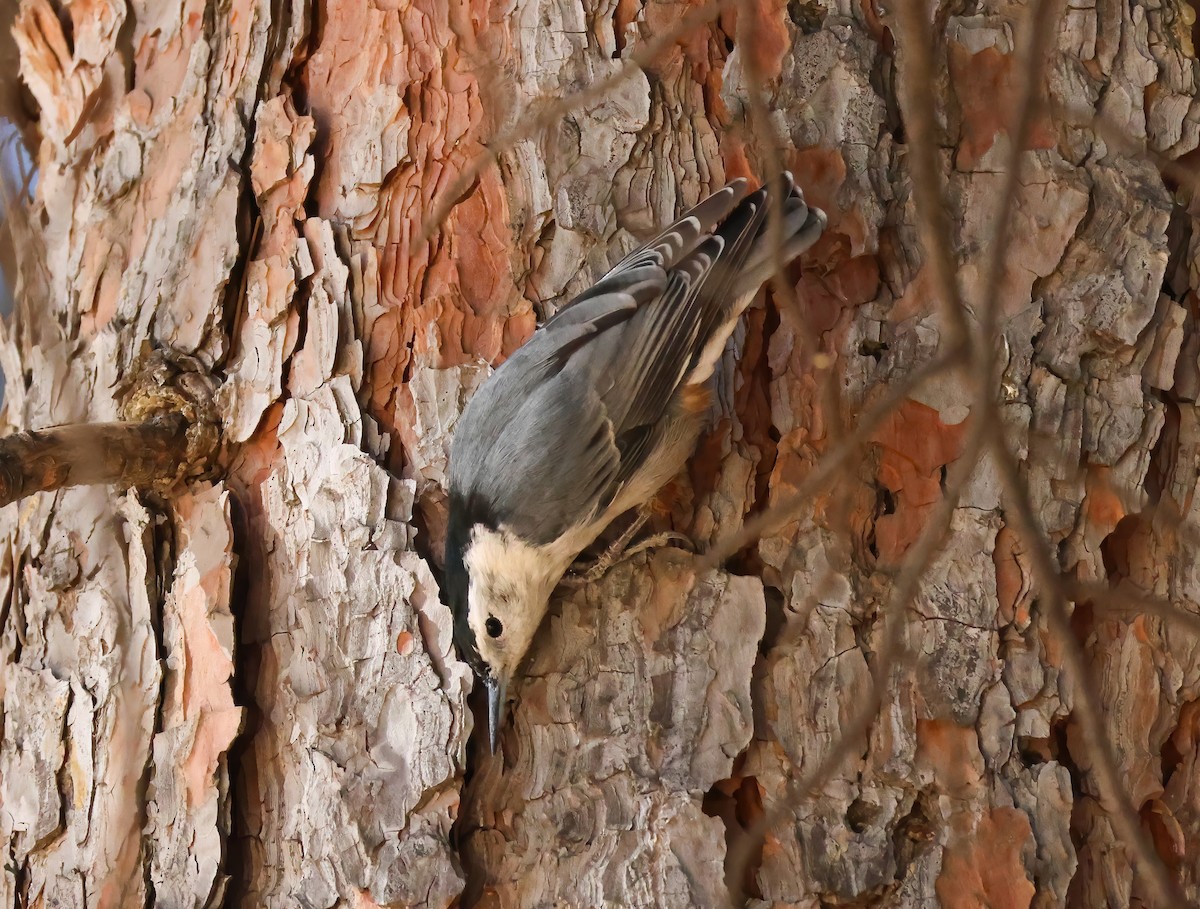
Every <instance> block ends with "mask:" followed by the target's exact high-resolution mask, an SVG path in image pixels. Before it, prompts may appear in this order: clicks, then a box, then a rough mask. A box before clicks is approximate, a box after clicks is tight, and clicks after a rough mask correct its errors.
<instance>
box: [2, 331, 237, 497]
mask: <svg viewBox="0 0 1200 909" xmlns="http://www.w3.org/2000/svg"><path fill="white" fill-rule="evenodd" d="M213 389H214V382H213V380H212V378H211V376H209V375H208V374H207V373H206V372H205V371H203V369H202V367H201V365H200V364H199V362H198V361H196V360H195V359H194V358H191V357H185V356H181V355H178V354H173V353H170V352H167V351H162V350H155V351H151V352H150V353H149V354H147V355H146V356H145V357H144V358H143V362H142V364H141V365H140V366H139V368H137V369H136V370H135V372H134V376H133V377H132V378H131V379H130V380H129V381H127V382H125V383H123V384H122V385H121V386H120V387H118V389H117V394H118V396H119V397H120V398H122V399H123V400H122V406H121V411H122V415H123V416H125V417H127V419H126V420H123V421H120V422H113V423H74V424H68V425H64V426H54V427H50V428H48V429H40V430H29V431H25V432H17V433H14V434H12V435H10V436H8V437H6V438H4V439H0V506H4V505H7V504H9V503H10V502H15V501H17V500H18V499H21V498H24V497H25V496H28V495H31V494H33V493H35V492H49V491H52V490H56V489H62V488H64V487H66V486H87V485H99V484H113V485H117V486H122V487H151V488H154V489H157V490H158V491H160V492H163V493H169V492H170V491H171V490H172V489H175V488H177V487H178V486H179V485H180V484H183V483H186V482H189V481H191V480H198V479H203V478H204V477H206V476H208V475H210V474H211V472H212V468H213V465H214V462H215V460H216V457H215V456H216V453H217V451H218V449H219V446H220V430H219V427H218V423H217V420H216V417H215V411H214V409H213V403H212V395H213Z"/></svg>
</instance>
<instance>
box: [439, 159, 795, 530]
mask: <svg viewBox="0 0 1200 909" xmlns="http://www.w3.org/2000/svg"><path fill="white" fill-rule="evenodd" d="M790 188H791V184H790V180H789V182H788V190H789V194H790ZM743 191H744V190H743V187H741V186H739V185H736V184H734V185H731V186H727V187H725V188H724V189H722V190H721V191H719V192H718V193H716V194H714V195H713V196H710V197H709V198H708V199H705V200H704V201H703V202H701V203H700V204H699V205H698V206H696V207H695V208H693V209H692V210H691V211H689V212H687V213H686V214H684V215H683V216H682V217H681V218H680V219H679V220H678V221H676V222H675V223H673V224H672V225H671V226H670V227H668V228H667V229H666V230H664V231H663V232H662V233H661V234H659V235H658V236H657V237H655V238H654V239H653V240H651V241H650V242H649V243H647V244H646V245H645V246H643V247H641V248H640V249H638V250H635V251H634V252H632V253H630V254H629V255H628V256H626V257H625V258H624V259H623V260H622V261H621V262H619V263H618V264H617V265H616V266H615V267H614V268H613V269H612V270H611V271H610V272H609V273H608V274H606V275H605V276H604V277H603V278H601V279H600V281H598V282H597V283H596V284H595V285H594V286H593V287H591V288H590V289H588V290H587V291H585V292H584V293H583V294H581V295H580V296H578V297H577V298H575V299H574V300H573V301H572V302H571V303H570V304H568V305H567V306H566V307H564V308H563V309H562V310H561V311H560V312H559V313H558V314H556V315H555V316H554V317H553V318H551V319H549V320H548V321H547V322H546V324H545V325H544V326H543V327H542V328H541V329H539V330H538V331H537V332H536V333H535V334H534V337H533V338H531V339H530V341H529V342H528V343H526V344H525V345H524V346H523V347H521V348H520V349H519V350H518V351H517V352H516V353H515V354H514V355H513V356H512V357H511V358H510V359H509V360H508V361H507V362H506V363H505V364H504V365H503V366H502V367H501V368H500V369H499V370H498V371H497V374H496V375H495V376H494V377H493V379H492V380H491V381H490V382H488V383H486V384H485V385H484V386H483V388H481V389H480V391H479V393H477V394H476V395H475V397H474V398H473V399H472V402H471V405H470V407H469V408H468V412H467V413H465V414H464V417H463V424H464V425H461V426H460V429H459V430H458V431H457V432H456V433H455V453H454V456H453V457H452V459H451V467H452V480H451V486H452V494H453V491H454V487H455V484H456V481H455V476H456V475H457V477H458V478H459V479H458V481H457V483H458V486H459V488H460V489H471V490H475V491H478V492H480V495H479V497H478V498H479V500H480V501H481V502H484V501H486V502H488V503H491V504H492V505H494V506H496V512H497V513H498V514H503V515H505V516H506V520H507V521H508V522H509V523H510V524H512V525H513V529H514V530H516V531H517V532H518V533H520V534H521V535H522V536H523V537H524V538H525V539H529V540H536V541H540V542H549V541H551V540H553V539H556V538H557V537H559V536H561V535H562V533H563V532H565V531H566V530H567V529H568V528H569V527H570V526H572V525H573V524H575V523H578V522H579V521H580V520H585V519H588V518H590V517H591V516H593V515H595V514H596V513H598V512H599V511H602V510H603V509H604V508H606V507H607V505H608V504H609V503H611V501H612V500H613V499H614V497H615V496H616V494H617V492H618V491H619V490H620V488H621V486H622V485H623V484H624V483H625V482H627V481H628V480H629V479H630V478H631V477H632V476H633V475H634V474H636V473H637V471H638V469H639V468H640V467H642V466H643V464H644V463H645V459H646V457H647V456H648V455H649V454H650V453H651V452H652V451H653V450H654V447H655V444H656V443H657V441H658V438H659V433H660V432H661V431H662V429H663V426H664V417H666V416H667V410H668V408H669V407H670V406H671V403H672V400H673V398H674V397H675V395H676V393H677V392H678V390H679V386H680V384H681V383H682V382H683V381H684V380H685V378H686V376H687V374H688V372H689V370H690V369H691V368H692V366H694V364H695V361H696V359H697V357H698V356H699V354H700V352H701V350H702V349H703V348H704V346H705V343H706V342H707V341H708V339H709V338H710V337H711V335H712V333H713V332H714V331H715V330H716V328H717V327H718V326H719V325H720V324H722V323H723V322H724V321H725V320H726V319H727V318H728V317H729V314H730V312H731V310H732V307H733V304H734V299H735V297H736V295H737V293H738V292H739V290H740V285H739V283H738V276H739V274H740V272H741V271H742V269H743V267H744V266H745V264H746V261H747V257H748V256H749V255H750V254H751V252H752V250H753V249H754V247H755V240H756V238H757V237H758V235H759V233H760V231H761V228H762V224H763V220H764V217H765V213H766V205H765V201H766V194H765V192H764V191H762V190H760V191H758V192H757V193H753V194H751V195H750V196H748V197H746V198H744V199H740V201H739V197H740V196H741V195H742V193H743ZM799 204H800V205H803V200H802V198H801V199H800V202H799ZM468 438H469V439H470V441H467V439H468ZM460 439H461V440H462V443H461V444H460ZM515 464H521V465H524V467H523V472H522V475H521V476H516V477H514V476H513V475H512V465H515Z"/></svg>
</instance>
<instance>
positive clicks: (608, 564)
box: [561, 510, 696, 589]
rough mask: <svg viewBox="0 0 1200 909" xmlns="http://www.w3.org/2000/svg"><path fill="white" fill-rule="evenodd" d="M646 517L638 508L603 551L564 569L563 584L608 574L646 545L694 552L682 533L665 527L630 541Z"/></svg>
mask: <svg viewBox="0 0 1200 909" xmlns="http://www.w3.org/2000/svg"><path fill="white" fill-rule="evenodd" d="M649 517H650V512H649V511H648V510H647V511H643V512H639V513H638V516H637V517H636V518H635V519H634V521H633V523H632V524H630V525H629V527H628V528H627V529H626V530H625V531H624V532H623V533H622V534H621V535H620V536H619V537H617V539H616V540H614V541H613V544H612V545H611V546H609V547H608V549H606V550H605V551H604V554H603V555H601V556H600V558H598V559H596V561H594V562H590V563H589V562H577V563H576V566H577V567H576V568H574V569H572V570H571V571H569V572H567V574H566V575H564V576H563V579H562V581H561V583H562V585H563V586H564V587H569V588H572V589H575V588H579V587H584V586H586V585H588V584H590V583H592V582H593V581H598V580H600V578H602V577H604V575H606V574H608V572H609V570H610V569H611V568H612V567H613V566H614V565H619V564H620V563H621V562H624V561H625V560H626V559H630V558H632V557H633V556H635V555H637V554H638V553H640V552H645V551H647V550H648V549H659V548H661V547H663V546H668V545H672V544H675V545H680V546H682V547H683V548H685V549H688V550H689V551H691V552H695V550H696V547H695V544H694V543H693V542H692V541H691V540H690V539H689V538H688V537H687V536H685V535H684V534H682V533H675V532H674V531H667V532H665V533H656V534H654V535H653V536H649V537H646V539H644V540H639V541H638V542H637V543H635V544H634V545H632V546H630V545H629V543H630V541H631V540H632V539H633V536H634V534H636V533H637V532H638V531H639V530H640V529H641V527H642V525H643V524H645V523H646V520H647V519H648V518H649Z"/></svg>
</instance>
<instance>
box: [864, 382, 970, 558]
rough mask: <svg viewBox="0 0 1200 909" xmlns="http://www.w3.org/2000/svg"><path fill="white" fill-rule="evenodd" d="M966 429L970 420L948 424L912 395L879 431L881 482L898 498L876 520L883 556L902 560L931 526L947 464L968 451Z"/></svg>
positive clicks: (878, 474)
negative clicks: (929, 519) (887, 510)
mask: <svg viewBox="0 0 1200 909" xmlns="http://www.w3.org/2000/svg"><path fill="white" fill-rule="evenodd" d="M965 433H966V423H965V422H963V423H958V424H955V425H947V424H945V423H943V422H942V419H941V416H940V415H939V414H938V412H937V411H936V410H934V409H933V408H932V407H927V406H926V405H924V404H919V403H917V402H916V401H911V400H910V401H905V402H904V403H903V404H901V405H900V406H899V407H897V408H896V409H895V410H894V411H893V412H892V413H891V414H890V415H889V416H888V418H887V419H886V420H885V421H884V422H883V424H882V425H881V426H880V427H879V429H877V430H876V431H875V433H874V435H873V437H872V440H873V441H874V443H875V444H876V445H877V446H878V468H877V471H876V482H877V483H878V484H879V485H880V486H882V487H883V488H884V489H886V490H888V492H890V494H891V498H892V501H893V502H894V510H893V511H892V512H891V513H890V514H881V515H879V516H878V517H877V518H876V521H875V543H876V546H877V548H878V555H879V559H880V561H881V562H884V563H886V564H898V563H899V561H900V560H901V559H902V558H903V556H904V553H905V552H906V551H907V550H908V547H909V546H911V545H912V544H913V543H914V542H915V541H916V539H917V537H918V536H919V535H920V534H921V531H922V530H923V529H924V528H925V522H926V520H927V519H928V518H929V515H930V514H931V512H932V510H933V508H934V506H935V505H936V504H937V503H938V501H939V500H940V499H941V496H942V489H941V482H942V476H941V472H942V468H943V467H945V466H947V465H948V464H951V463H953V462H954V461H955V460H956V459H957V458H958V456H959V455H960V454H961V453H962V446H963V437H964V435H965Z"/></svg>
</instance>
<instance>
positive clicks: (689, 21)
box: [420, 0, 732, 241]
mask: <svg viewBox="0 0 1200 909" xmlns="http://www.w3.org/2000/svg"><path fill="white" fill-rule="evenodd" d="M731 2H732V0H708V2H707V3H705V4H704V5H703V6H698V7H696V8H695V9H693V10H691V11H690V12H688V13H687V14H686V15H685V16H683V17H682V18H681V19H680V20H679V22H677V23H676V24H675V25H674V26H673V27H672V28H669V29H667V30H666V31H664V32H663V33H662V34H660V35H659V36H658V37H657V38H655V39H654V40H653V41H649V42H647V43H646V44H644V45H642V46H641V47H638V48H636V49H635V50H634V51H632V52H631V53H630V55H629V58H628V59H627V60H626V61H624V62H623V63H622V65H621V68H620V69H619V70H617V71H616V72H615V73H613V74H612V75H611V76H609V77H607V78H605V79H601V80H600V81H599V82H596V83H594V84H592V85H590V86H588V87H587V88H585V89H583V90H582V91H578V92H575V93H574V94H572V95H567V96H566V97H565V98H560V97H555V96H553V95H543V96H542V97H541V98H540V99H539V100H538V101H535V102H533V104H532V105H531V107H535V108H536V107H540V108H541V109H540V110H539V111H538V113H537V114H536V115H534V116H530V117H525V118H523V120H522V121H521V122H520V123H519V125H517V126H515V127H512V128H510V129H509V130H507V131H505V132H503V133H501V134H500V135H499V136H497V137H496V138H495V139H493V140H491V141H490V142H488V143H487V148H486V149H485V150H484V151H483V152H480V153H479V154H478V155H476V156H475V157H474V158H473V159H472V160H470V161H468V162H467V164H466V166H465V167H464V168H463V169H462V173H461V174H459V176H458V179H456V180H455V181H454V182H453V183H451V184H450V186H449V187H448V188H447V189H446V191H445V192H443V193H442V195H441V197H440V198H439V199H438V200H437V201H436V202H435V203H434V205H433V209H432V211H431V212H430V213H429V215H428V217H426V219H425V222H424V223H423V224H422V225H421V233H420V237H421V240H422V241H428V240H429V239H430V238H432V237H433V234H434V232H435V231H436V230H437V229H438V227H440V226H441V224H442V222H443V221H445V220H446V218H447V216H448V215H449V214H450V212H451V211H452V210H453V209H454V206H456V205H457V204H458V203H459V202H461V201H462V200H463V199H464V198H465V197H466V196H467V194H468V192H469V190H470V189H471V187H472V186H473V185H474V183H475V181H476V180H477V179H479V175H480V174H481V173H483V169H484V168H485V167H487V166H488V164H490V163H491V162H492V161H493V160H495V159H496V158H498V157H499V156H500V155H502V154H504V152H506V151H508V150H509V149H511V148H513V147H514V146H516V145H517V144H518V143H520V142H524V141H525V140H526V139H529V138H532V137H533V136H536V135H537V134H538V133H540V132H542V131H543V130H545V129H548V128H549V127H551V126H553V125H554V124H556V123H558V122H559V121H560V120H561V119H562V118H563V116H564V115H566V114H569V113H571V112H572V111H574V110H578V109H579V108H584V107H588V106H589V105H590V104H592V103H593V102H595V101H599V100H600V99H601V98H604V97H605V96H606V95H607V94H608V93H609V92H610V91H611V90H612V89H613V88H615V87H616V86H617V85H619V84H621V83H622V82H624V81H625V80H626V79H628V78H629V77H630V76H632V75H634V74H635V73H638V72H641V71H642V70H643V69H645V68H646V67H647V66H648V65H649V64H650V63H652V62H653V61H654V60H655V59H656V58H657V57H658V55H659V54H661V53H662V52H663V51H664V50H666V49H667V48H669V47H671V46H672V45H673V44H675V42H676V41H678V40H679V39H680V38H681V37H683V36H684V35H686V34H687V33H688V32H690V31H692V30H693V29H696V28H699V27H700V26H702V25H706V24H707V23H709V22H711V21H712V20H714V19H716V18H717V16H719V15H720V14H721V11H722V10H723V9H724V8H725V7H726V6H727V5H728V4H729V3H731ZM539 102H540V103H539Z"/></svg>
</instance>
